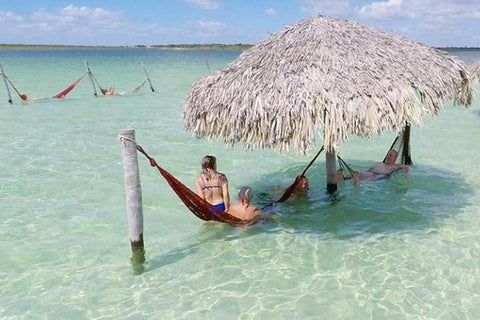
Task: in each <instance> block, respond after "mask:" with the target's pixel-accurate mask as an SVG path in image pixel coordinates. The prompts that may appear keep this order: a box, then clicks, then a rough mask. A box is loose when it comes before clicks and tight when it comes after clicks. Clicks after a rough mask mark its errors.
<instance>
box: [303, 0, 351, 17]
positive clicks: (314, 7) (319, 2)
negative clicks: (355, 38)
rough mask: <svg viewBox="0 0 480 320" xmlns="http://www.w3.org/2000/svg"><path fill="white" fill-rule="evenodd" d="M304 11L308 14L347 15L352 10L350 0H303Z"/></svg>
mask: <svg viewBox="0 0 480 320" xmlns="http://www.w3.org/2000/svg"><path fill="white" fill-rule="evenodd" d="M301 4H302V6H301V8H302V11H304V12H307V14H308V15H314V14H321V15H325V16H346V15H348V14H349V13H350V12H351V7H350V1H347V0H336V1H332V0H302V1H301Z"/></svg>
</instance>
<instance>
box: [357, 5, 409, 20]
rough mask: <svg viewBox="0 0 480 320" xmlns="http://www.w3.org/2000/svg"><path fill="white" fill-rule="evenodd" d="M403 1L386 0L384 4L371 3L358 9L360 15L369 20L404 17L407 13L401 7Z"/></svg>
mask: <svg viewBox="0 0 480 320" xmlns="http://www.w3.org/2000/svg"><path fill="white" fill-rule="evenodd" d="M402 2H403V0H388V1H384V2H373V3H371V4H369V5H366V6H363V7H361V8H360V10H359V13H360V14H361V15H364V16H367V17H371V18H381V19H388V18H390V17H394V16H405V15H408V14H409V12H408V11H407V10H405V9H404V7H402Z"/></svg>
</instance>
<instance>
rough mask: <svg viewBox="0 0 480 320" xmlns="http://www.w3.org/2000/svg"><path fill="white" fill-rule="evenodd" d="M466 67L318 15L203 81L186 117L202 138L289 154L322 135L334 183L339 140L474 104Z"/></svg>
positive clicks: (196, 86)
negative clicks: (448, 103)
mask: <svg viewBox="0 0 480 320" xmlns="http://www.w3.org/2000/svg"><path fill="white" fill-rule="evenodd" d="M467 73H468V72H467V69H466V67H465V66H464V65H463V64H462V63H461V62H459V61H457V60H456V59H455V58H453V57H451V56H449V55H448V54H446V53H444V52H442V51H439V50H437V49H433V48H430V47H428V46H426V45H423V44H420V43H416V42H413V41H410V40H408V39H405V38H400V37H398V36H395V35H392V34H389V33H386V32H382V31H378V30H375V29H371V28H368V27H365V26H362V25H359V24H357V23H354V22H351V21H347V20H340V19H333V18H328V17H322V16H316V17H312V18H309V19H305V20H302V21H300V22H299V23H297V24H295V25H293V26H289V27H286V28H285V29H284V30H283V31H281V32H279V33H277V34H273V35H271V36H269V37H268V38H267V39H265V40H264V41H262V42H260V43H258V44H256V45H255V46H253V47H252V48H250V49H248V50H246V51H245V52H243V53H242V54H241V55H240V57H238V59H236V60H235V61H234V62H232V63H231V64H229V65H228V66H227V67H226V68H224V69H222V70H219V71H216V72H213V73H212V74H210V75H208V76H206V77H204V78H202V79H200V80H199V81H197V82H196V83H195V84H194V86H193V87H192V89H191V91H190V93H189V94H188V96H187V97H186V100H185V103H184V113H183V118H184V122H185V127H186V129H187V131H189V132H191V133H193V135H194V136H196V137H202V138H208V139H211V138H213V139H220V140H222V141H223V142H225V143H226V144H227V145H229V146H232V145H234V144H235V143H237V142H241V143H242V144H243V146H244V147H245V148H246V149H253V148H265V147H269V148H274V149H275V150H278V151H286V150H288V148H289V146H290V145H291V146H293V147H294V149H295V150H297V151H299V152H302V153H304V152H306V151H307V150H308V149H309V148H311V147H312V146H314V144H315V137H316V133H317V131H320V132H321V133H322V134H323V143H324V146H325V150H326V151H327V182H328V184H333V185H334V186H335V189H336V181H335V177H334V176H335V175H334V172H332V170H334V169H335V159H336V157H335V154H336V152H337V150H338V147H339V144H340V143H341V141H343V140H345V139H347V138H348V136H349V135H351V134H353V135H359V136H371V135H372V134H375V133H380V132H382V131H384V130H394V131H400V130H401V129H402V128H403V127H404V126H405V124H406V123H408V124H410V123H416V124H420V123H422V117H423V114H424V113H426V114H431V115H433V114H436V113H437V112H438V111H439V110H440V109H441V108H442V105H443V100H444V99H446V98H451V99H454V100H455V101H457V102H460V103H461V104H465V105H469V104H470V102H471V85H470V81H469V79H468V76H467ZM332 161H333V166H332ZM329 162H330V164H329ZM332 168H333V169H332Z"/></svg>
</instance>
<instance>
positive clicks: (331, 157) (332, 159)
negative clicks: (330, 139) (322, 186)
mask: <svg viewBox="0 0 480 320" xmlns="http://www.w3.org/2000/svg"><path fill="white" fill-rule="evenodd" d="M325 166H326V172H327V192H328V193H330V194H331V193H334V192H335V191H337V155H336V154H335V152H328V151H327V152H326V153H325Z"/></svg>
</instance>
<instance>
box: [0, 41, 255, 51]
mask: <svg viewBox="0 0 480 320" xmlns="http://www.w3.org/2000/svg"><path fill="white" fill-rule="evenodd" d="M251 46H252V45H250V44H241V43H239V44H169V45H148V46H147V45H135V46H80V45H48V44H46V45H45V44H0V50H125V49H151V50H241V51H243V50H246V49H248V48H250V47H251Z"/></svg>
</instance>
